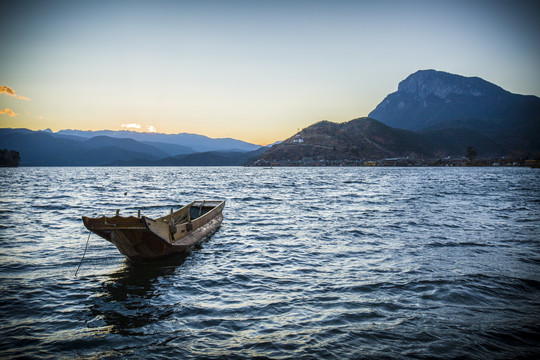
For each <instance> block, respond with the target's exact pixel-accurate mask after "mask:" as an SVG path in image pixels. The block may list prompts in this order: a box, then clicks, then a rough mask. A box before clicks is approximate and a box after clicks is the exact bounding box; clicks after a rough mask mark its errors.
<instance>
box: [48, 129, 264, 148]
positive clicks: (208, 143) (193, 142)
mask: <svg viewBox="0 0 540 360" xmlns="http://www.w3.org/2000/svg"><path fill="white" fill-rule="evenodd" d="M56 134H58V135H71V136H79V137H85V138H90V137H95V136H109V137H113V138H130V139H133V140H137V141H141V142H148V143H162V144H172V145H175V146H183V147H184V148H185V149H191V150H192V151H191V152H205V151H231V150H237V151H253V150H256V149H258V148H260V147H261V146H260V145H255V144H251V143H248V142H245V141H242V140H236V139H231V138H218V139H213V138H209V137H208V136H204V135H197V134H188V133H179V134H162V133H145V132H137V131H129V130H120V131H114V130H98V131H90V130H87V131H84V130H60V131H58V132H57V133H56ZM183 153H187V152H186V151H184V152H183Z"/></svg>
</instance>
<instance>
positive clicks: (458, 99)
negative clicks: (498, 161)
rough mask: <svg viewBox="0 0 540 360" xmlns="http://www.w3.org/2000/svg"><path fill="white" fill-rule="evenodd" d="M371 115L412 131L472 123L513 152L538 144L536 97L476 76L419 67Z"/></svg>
mask: <svg viewBox="0 0 540 360" xmlns="http://www.w3.org/2000/svg"><path fill="white" fill-rule="evenodd" d="M369 116H370V117H372V118H374V119H377V120H379V121H381V122H383V123H385V124H386V125H389V126H392V127H395V128H399V129H407V130H413V131H426V130H428V131H430V130H435V129H437V130H439V131H442V130H444V129H458V128H460V129H470V130H473V131H475V132H477V133H480V134H482V135H485V136H487V137H489V138H490V139H492V140H494V141H495V142H497V143H499V144H501V145H502V146H504V147H507V148H508V149H510V150H511V151H513V152H521V153H535V152H538V151H539V150H540V98H538V97H536V96H526V95H518V94H513V93H510V92H508V91H506V90H504V89H502V88H501V87H499V86H497V85H494V84H492V83H490V82H488V81H485V80H483V79H481V78H478V77H464V76H460V75H455V74H449V73H446V72H442V71H435V70H421V71H418V72H416V73H414V74H412V75H410V76H408V77H407V78H406V79H405V80H403V81H401V82H400V83H399V85H398V90H397V91H396V92H394V93H392V94H389V95H388V96H386V98H385V99H384V100H383V101H382V102H381V103H380V104H379V105H378V106H377V107H376V108H375V110H373V111H372V112H371V113H370V114H369Z"/></svg>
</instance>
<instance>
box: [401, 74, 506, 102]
mask: <svg viewBox="0 0 540 360" xmlns="http://www.w3.org/2000/svg"><path fill="white" fill-rule="evenodd" d="M398 92H401V93H409V94H414V95H415V96H417V97H418V98H420V99H425V98H427V97H429V96H431V95H434V96H436V97H438V98H440V99H446V98H447V96H448V95H450V94H454V95H472V96H482V95H491V96H493V95H495V96H496V95H499V94H500V95H502V94H505V93H506V94H507V93H508V92H507V91H505V90H504V89H502V88H500V87H498V86H497V85H494V84H492V83H490V82H488V81H485V80H483V79H481V78H479V77H465V76H461V75H456V74H451V73H447V72H444V71H437V70H432V69H430V70H420V71H417V72H415V73H414V74H411V75H409V76H408V77H407V78H406V79H405V80H403V81H401V82H400V83H399V85H398Z"/></svg>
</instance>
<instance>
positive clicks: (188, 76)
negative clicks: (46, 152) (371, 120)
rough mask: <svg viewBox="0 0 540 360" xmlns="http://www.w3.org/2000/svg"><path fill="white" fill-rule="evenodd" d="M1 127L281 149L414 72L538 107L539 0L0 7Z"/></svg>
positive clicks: (366, 105)
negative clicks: (476, 83)
mask: <svg viewBox="0 0 540 360" xmlns="http://www.w3.org/2000/svg"><path fill="white" fill-rule="evenodd" d="M0 13H1V14H2V24H3V31H2V32H0V86H1V87H0V127H13V128H29V129H32V130H38V129H46V128H50V129H52V130H53V131H59V130H61V129H80V130H102V129H108V130H122V129H125V130H136V131H151V132H155V131H157V132H160V133H181V132H187V133H196V134H201V135H206V136H209V137H213V138H222V137H231V138H235V139H240V140H244V141H248V142H251V143H255V144H269V143H273V142H275V141H279V140H284V139H286V138H288V137H290V136H292V135H293V134H294V133H296V132H297V131H298V130H300V129H302V128H305V127H307V126H309V125H311V124H313V123H315V122H318V121H320V120H330V121H334V122H344V121H348V120H351V119H354V118H358V117H363V116H367V115H368V114H369V112H370V111H371V110H373V109H374V108H375V107H376V106H377V105H378V104H379V103H380V102H381V101H382V100H383V99H384V98H385V96H386V95H388V94H389V93H392V92H394V91H396V90H397V86H398V83H399V82H400V81H401V80H403V79H405V78H406V77H407V76H408V75H410V74H412V73H414V72H416V71H417V70H422V69H436V70H441V71H447V72H450V73H455V74H459V75H464V76H479V77H481V78H483V79H485V80H487V81H490V82H492V83H495V84H497V85H499V86H501V87H503V88H504V89H506V90H508V91H511V92H513V93H519V94H530V95H536V96H540V65H539V64H540V41H539V40H540V39H539V37H540V2H534V1H520V0H518V1H498V0H489V1H483V0H482V1H480V0H467V1H461V0H455V1H437V0H431V1H414V0H411V1H404V0H400V1H390V0H378V1H367V0H366V1H363V0H357V1H344V0H328V1H323V0H287V1H281V0H274V1H267V0H230V1H228V0H220V1H207V0H199V1H194V0H192V1H180V0H179V1H104V0H92V1H82V0H81V1H53V0H51V1H48V0H43V1H25V0H18V1H13V0H12V1H3V2H1V3H0Z"/></svg>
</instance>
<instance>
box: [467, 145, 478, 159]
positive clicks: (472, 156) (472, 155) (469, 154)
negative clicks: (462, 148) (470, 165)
mask: <svg viewBox="0 0 540 360" xmlns="http://www.w3.org/2000/svg"><path fill="white" fill-rule="evenodd" d="M477 155H478V154H477V153H476V150H474V148H473V147H472V146H467V159H469V161H471V162H473V161H474V160H475V159H476V156H477Z"/></svg>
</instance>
